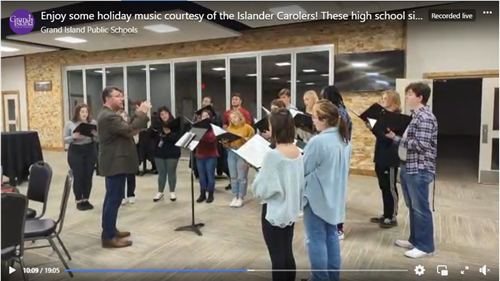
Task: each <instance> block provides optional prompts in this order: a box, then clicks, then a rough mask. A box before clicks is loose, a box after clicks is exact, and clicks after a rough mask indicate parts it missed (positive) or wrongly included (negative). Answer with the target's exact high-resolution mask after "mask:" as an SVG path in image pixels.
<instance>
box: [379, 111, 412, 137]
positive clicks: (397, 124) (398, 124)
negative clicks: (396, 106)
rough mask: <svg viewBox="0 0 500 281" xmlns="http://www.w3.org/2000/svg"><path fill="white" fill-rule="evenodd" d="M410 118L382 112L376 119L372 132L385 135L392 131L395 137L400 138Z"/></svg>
mask: <svg viewBox="0 0 500 281" xmlns="http://www.w3.org/2000/svg"><path fill="white" fill-rule="evenodd" d="M411 120H412V118H411V116H409V115H405V114H401V113H396V112H391V111H384V112H383V113H382V114H380V116H379V117H378V119H377V122H376V123H375V125H374V126H373V128H372V130H373V131H375V132H379V133H386V132H387V130H388V129H389V130H391V131H393V132H394V133H395V134H396V135H398V136H402V135H403V134H404V132H405V131H406V128H408V125H409V124H410V122H411Z"/></svg>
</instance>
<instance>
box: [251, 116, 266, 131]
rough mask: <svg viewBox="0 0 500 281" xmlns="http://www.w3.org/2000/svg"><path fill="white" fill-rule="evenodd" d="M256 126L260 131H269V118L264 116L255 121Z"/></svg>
mask: <svg viewBox="0 0 500 281" xmlns="http://www.w3.org/2000/svg"><path fill="white" fill-rule="evenodd" d="M254 126H255V128H256V129H257V130H259V131H260V132H265V131H269V118H267V117H264V118H262V119H260V120H259V121H257V122H255V124H254Z"/></svg>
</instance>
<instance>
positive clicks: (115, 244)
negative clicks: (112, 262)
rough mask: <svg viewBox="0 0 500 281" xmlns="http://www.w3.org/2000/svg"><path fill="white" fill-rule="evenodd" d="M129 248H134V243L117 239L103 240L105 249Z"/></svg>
mask: <svg viewBox="0 0 500 281" xmlns="http://www.w3.org/2000/svg"><path fill="white" fill-rule="evenodd" d="M129 246H132V241H127V240H121V239H118V238H116V237H115V238H113V239H111V240H102V247H103V248H124V247H129Z"/></svg>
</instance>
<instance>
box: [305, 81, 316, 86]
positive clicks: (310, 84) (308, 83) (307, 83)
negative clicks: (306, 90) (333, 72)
mask: <svg viewBox="0 0 500 281" xmlns="http://www.w3.org/2000/svg"><path fill="white" fill-rule="evenodd" d="M306 85H309V86H310V85H314V83H312V82H311V83H306Z"/></svg>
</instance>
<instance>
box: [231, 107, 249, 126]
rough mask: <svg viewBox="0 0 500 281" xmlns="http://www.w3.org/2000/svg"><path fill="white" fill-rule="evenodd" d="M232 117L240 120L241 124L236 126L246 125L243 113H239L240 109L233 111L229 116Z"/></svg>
mask: <svg viewBox="0 0 500 281" xmlns="http://www.w3.org/2000/svg"><path fill="white" fill-rule="evenodd" d="M231 115H234V116H236V117H238V119H240V122H239V123H238V124H236V125H237V126H240V125H243V124H245V123H246V119H245V116H243V114H242V113H241V111H239V110H238V109H235V110H233V111H231V114H229V116H231ZM231 124H232V123H231Z"/></svg>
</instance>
